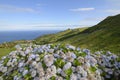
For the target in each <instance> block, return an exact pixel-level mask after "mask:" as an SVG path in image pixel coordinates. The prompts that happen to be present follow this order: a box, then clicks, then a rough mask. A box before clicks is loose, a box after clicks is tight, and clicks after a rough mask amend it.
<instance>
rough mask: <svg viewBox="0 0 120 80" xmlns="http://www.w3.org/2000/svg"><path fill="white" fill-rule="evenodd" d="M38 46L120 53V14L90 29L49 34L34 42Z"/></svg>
mask: <svg viewBox="0 0 120 80" xmlns="http://www.w3.org/2000/svg"><path fill="white" fill-rule="evenodd" d="M34 43H36V44H47V43H69V44H72V45H74V46H78V47H81V48H89V49H91V50H92V51H96V50H106V51H107V50H110V51H111V52H113V53H119V52H120V49H119V48H120V14H119V15H116V16H110V17H107V18H106V19H105V20H103V21H102V22H100V23H99V24H97V25H95V26H93V27H89V28H78V29H68V30H66V31H62V32H59V33H57V34H49V35H44V36H41V37H38V38H36V39H35V40H34Z"/></svg>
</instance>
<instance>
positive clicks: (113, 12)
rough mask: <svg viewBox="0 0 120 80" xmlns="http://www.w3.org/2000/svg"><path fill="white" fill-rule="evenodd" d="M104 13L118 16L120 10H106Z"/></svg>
mask: <svg viewBox="0 0 120 80" xmlns="http://www.w3.org/2000/svg"><path fill="white" fill-rule="evenodd" d="M105 12H108V13H112V14H113V15H115V14H120V9H108V10H106V11H105Z"/></svg>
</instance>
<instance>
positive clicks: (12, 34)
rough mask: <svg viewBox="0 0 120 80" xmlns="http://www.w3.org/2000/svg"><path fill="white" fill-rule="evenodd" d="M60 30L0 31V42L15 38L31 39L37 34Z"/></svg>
mask: <svg viewBox="0 0 120 80" xmlns="http://www.w3.org/2000/svg"><path fill="white" fill-rule="evenodd" d="M59 31H60V30H40V31H0V43H3V42H11V41H15V40H33V39H35V38H37V37H39V36H42V35H45V34H51V33H57V32H59Z"/></svg>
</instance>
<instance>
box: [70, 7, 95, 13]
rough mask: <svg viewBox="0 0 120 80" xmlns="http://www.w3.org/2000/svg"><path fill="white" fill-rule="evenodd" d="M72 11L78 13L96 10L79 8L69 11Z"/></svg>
mask: <svg viewBox="0 0 120 80" xmlns="http://www.w3.org/2000/svg"><path fill="white" fill-rule="evenodd" d="M69 10H70V11H74V12H78V11H92V10H95V8H92V7H91V8H77V9H69Z"/></svg>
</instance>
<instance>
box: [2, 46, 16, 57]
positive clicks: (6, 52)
mask: <svg viewBox="0 0 120 80" xmlns="http://www.w3.org/2000/svg"><path fill="white" fill-rule="evenodd" d="M13 50H15V49H14V48H0V59H1V57H2V56H5V55H7V54H9V53H10V52H11V51H13Z"/></svg>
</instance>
